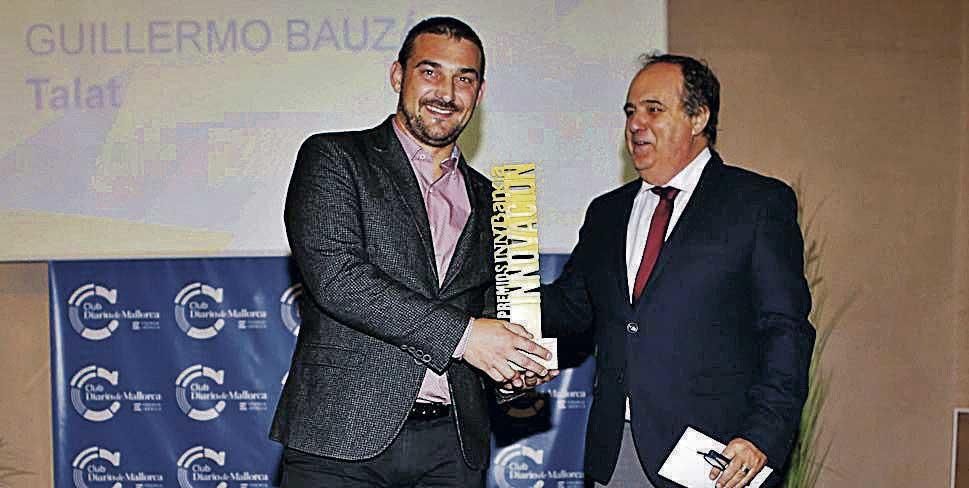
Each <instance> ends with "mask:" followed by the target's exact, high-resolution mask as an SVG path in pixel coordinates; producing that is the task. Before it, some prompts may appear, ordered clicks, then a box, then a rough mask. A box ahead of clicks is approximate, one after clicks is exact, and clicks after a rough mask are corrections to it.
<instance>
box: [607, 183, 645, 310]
mask: <svg viewBox="0 0 969 488" xmlns="http://www.w3.org/2000/svg"><path fill="white" fill-rule="evenodd" d="M642 185H643V182H642V180H639V179H636V180H635V181H631V182H629V183H627V184H626V185H625V186H624V187H623V188H622V190H621V192H620V194H619V199H618V209H617V210H616V211H615V212H610V214H614V215H617V219H618V222H616V225H615V227H614V228H615V229H617V232H613V233H611V235H612V242H610V243H608V246H609V248H608V250H609V252H610V254H612V257H611V258H609V259H610V261H611V262H610V263H609V265H610V266H612V267H613V268H614V269H617V270H619V272H618V273H616V276H617V277H618V278H619V283H618V285H619V289H620V290H621V292H622V295H620V296H622V297H624V298H623V302H625V303H627V304H628V303H629V280H628V278H627V275H626V229H627V228H628V227H629V216H630V215H631V214H632V211H633V200H635V199H636V194H637V193H639V189H640V188H642Z"/></svg>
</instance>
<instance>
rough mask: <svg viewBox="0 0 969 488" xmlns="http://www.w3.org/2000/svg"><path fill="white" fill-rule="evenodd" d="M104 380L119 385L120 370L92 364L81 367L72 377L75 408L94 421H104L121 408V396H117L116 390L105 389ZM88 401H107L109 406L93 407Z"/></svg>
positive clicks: (72, 401)
mask: <svg viewBox="0 0 969 488" xmlns="http://www.w3.org/2000/svg"><path fill="white" fill-rule="evenodd" d="M95 378H100V379H101V380H103V381H102V382H96V381H93V380H95ZM103 382H107V383H108V384H109V385H111V386H113V387H117V386H118V372H117V371H108V370H107V369H105V368H101V367H98V366H95V365H93V364H92V365H91V366H87V367H84V368H81V370H80V371H78V372H77V373H76V374H75V375H74V377H73V378H71V403H72V404H73V405H74V410H76V411H77V413H79V414H81V416H82V417H84V418H85V419H87V420H90V421H92V422H104V421H105V420H108V419H110V418H112V417H114V414H116V413H118V410H120V409H121V401H120V398H117V397H116V395H115V393H114V392H109V391H105V390H106V388H105V386H104V384H103ZM88 402H97V403H107V406H106V407H104V408H101V409H93V408H89V407H88V405H87V403H88Z"/></svg>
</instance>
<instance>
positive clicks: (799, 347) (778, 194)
mask: <svg viewBox="0 0 969 488" xmlns="http://www.w3.org/2000/svg"><path fill="white" fill-rule="evenodd" d="M755 232H756V235H755V242H754V246H753V250H752V255H751V273H752V276H751V279H752V290H753V297H752V298H753V302H752V303H753V306H754V310H755V313H756V323H755V333H756V335H757V337H758V338H759V341H760V344H759V345H760V347H759V350H760V351H761V357H760V358H759V361H758V364H759V368H758V376H757V378H756V380H755V382H754V384H753V385H752V386H751V387H750V389H749V390H748V394H747V396H748V398H749V400H750V407H749V415H748V416H747V418H746V422H745V426H744V429H743V430H742V431H741V432H740V433H738V436H739V437H743V438H745V439H747V440H749V441H751V442H753V443H754V445H756V446H758V448H760V449H761V450H762V451H763V452H764V453H765V454H767V457H768V461H767V462H768V463H770V464H772V465H773V466H774V467H775V468H780V467H781V466H778V463H783V462H784V461H785V459H782V458H783V457H785V453H787V452H789V451H790V449H791V447H792V445H793V443H794V439H795V437H796V434H797V430H798V426H799V424H800V419H801V409H802V407H803V405H804V401H805V399H806V398H807V392H808V370H809V368H810V364H811V354H812V351H813V349H814V339H815V331H814V327H813V326H812V325H811V324H810V322H808V313H809V312H810V310H811V294H810V291H809V290H808V285H807V281H806V280H805V277H804V242H803V238H802V236H801V230H800V228H799V227H798V224H797V201H796V197H795V195H794V192H793V191H792V190H791V189H790V187H788V186H786V185H783V186H782V187H780V189H779V190H777V191H772V192H770V193H769V196H768V198H766V199H765V200H764V204H763V206H762V207H761V208H760V210H759V215H758V217H757V224H756V231H755Z"/></svg>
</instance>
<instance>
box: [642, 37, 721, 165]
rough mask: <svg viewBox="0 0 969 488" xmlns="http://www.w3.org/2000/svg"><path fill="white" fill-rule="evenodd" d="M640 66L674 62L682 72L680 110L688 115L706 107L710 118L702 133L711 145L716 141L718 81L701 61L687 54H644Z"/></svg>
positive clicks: (718, 106)
mask: <svg viewBox="0 0 969 488" xmlns="http://www.w3.org/2000/svg"><path fill="white" fill-rule="evenodd" d="M640 60H641V61H642V62H643V69H646V68H648V67H650V66H652V65H654V64H660V63H664V64H675V65H677V66H679V67H680V71H681V72H682V73H683V100H682V102H683V111H684V112H686V114H687V115H689V116H691V117H692V116H695V115H697V114H699V113H700V109H701V108H703V107H706V108H707V110H709V111H710V119H709V120H707V126H706V127H704V128H703V135H704V136H706V138H707V143H708V144H709V145H710V147H714V146H715V145H716V143H717V121H718V119H719V114H720V81H719V80H717V75H715V74H713V70H711V69H710V67H709V66H707V64H706V63H705V62H703V61H699V60H697V59H694V58H691V57H689V56H680V55H676V54H643V55H642V56H641V57H640Z"/></svg>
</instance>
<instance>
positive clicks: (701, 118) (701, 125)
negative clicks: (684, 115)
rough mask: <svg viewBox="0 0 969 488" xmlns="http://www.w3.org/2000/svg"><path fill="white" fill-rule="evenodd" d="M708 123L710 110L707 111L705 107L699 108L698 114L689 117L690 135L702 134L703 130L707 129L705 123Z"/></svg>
mask: <svg viewBox="0 0 969 488" xmlns="http://www.w3.org/2000/svg"><path fill="white" fill-rule="evenodd" d="M709 121H710V109H708V108H707V107H700V112H699V113H697V114H696V115H694V116H692V117H690V125H691V126H692V128H691V132H692V134H693V135H694V136H697V135H700V134H702V133H703V129H706V128H707V122H709Z"/></svg>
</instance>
